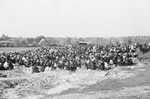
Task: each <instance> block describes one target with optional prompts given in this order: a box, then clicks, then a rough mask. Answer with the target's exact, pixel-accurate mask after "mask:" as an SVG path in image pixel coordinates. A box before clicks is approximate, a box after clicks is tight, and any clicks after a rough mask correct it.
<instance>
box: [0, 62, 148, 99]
mask: <svg viewBox="0 0 150 99" xmlns="http://www.w3.org/2000/svg"><path fill="white" fill-rule="evenodd" d="M0 73H1V74H3V75H7V78H0V99H150V62H138V64H137V65H135V66H126V67H115V68H114V69H112V70H108V71H100V70H99V71H98V70H97V71H93V70H84V69H79V70H77V71H76V72H69V71H66V70H54V71H46V72H43V73H35V74H31V73H30V68H25V67H18V68H17V69H15V70H11V71H0Z"/></svg>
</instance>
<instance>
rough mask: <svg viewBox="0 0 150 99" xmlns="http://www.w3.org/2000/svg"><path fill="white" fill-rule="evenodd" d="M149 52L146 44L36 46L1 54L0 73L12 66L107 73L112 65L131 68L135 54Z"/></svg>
mask: <svg viewBox="0 0 150 99" xmlns="http://www.w3.org/2000/svg"><path fill="white" fill-rule="evenodd" d="M138 50H140V51H142V52H144V51H148V50H149V46H148V45H139V44H134V45H132V46H131V45H126V44H124V45H117V46H116V45H115V46H114V45H113V44H110V45H74V46H65V47H39V48H35V49H33V50H29V51H21V52H8V53H5V52H4V53H1V54H0V70H11V69H13V68H14V65H16V64H17V65H19V66H25V67H31V68H32V72H33V73H35V72H43V71H46V70H47V71H48V70H54V69H66V70H70V71H75V70H76V69H77V68H85V69H91V70H108V69H111V68H113V67H115V66H129V65H133V64H134V63H133V61H132V58H136V57H138V53H137V51H138Z"/></svg>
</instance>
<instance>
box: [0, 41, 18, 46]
mask: <svg viewBox="0 0 150 99" xmlns="http://www.w3.org/2000/svg"><path fill="white" fill-rule="evenodd" d="M14 46H15V43H14V42H11V41H0V47H14Z"/></svg>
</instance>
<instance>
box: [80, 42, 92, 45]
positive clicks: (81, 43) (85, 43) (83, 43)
mask: <svg viewBox="0 0 150 99" xmlns="http://www.w3.org/2000/svg"><path fill="white" fill-rule="evenodd" d="M90 44H91V43H90V42H79V45H90Z"/></svg>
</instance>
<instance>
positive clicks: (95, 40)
mask: <svg viewBox="0 0 150 99" xmlns="http://www.w3.org/2000/svg"><path fill="white" fill-rule="evenodd" d="M0 41H10V42H13V45H12V46H14V47H36V46H65V45H76V44H78V43H79V42H87V41H88V42H90V43H91V44H101V45H102V44H114V45H117V44H133V43H142V44H150V36H127V37H109V38H105V37H85V38H84V37H83V38H77V37H65V38H56V37H45V36H42V35H40V36H37V37H34V38H33V37H28V38H24V37H9V36H8V35H4V34H3V35H2V36H1V37H0Z"/></svg>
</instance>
